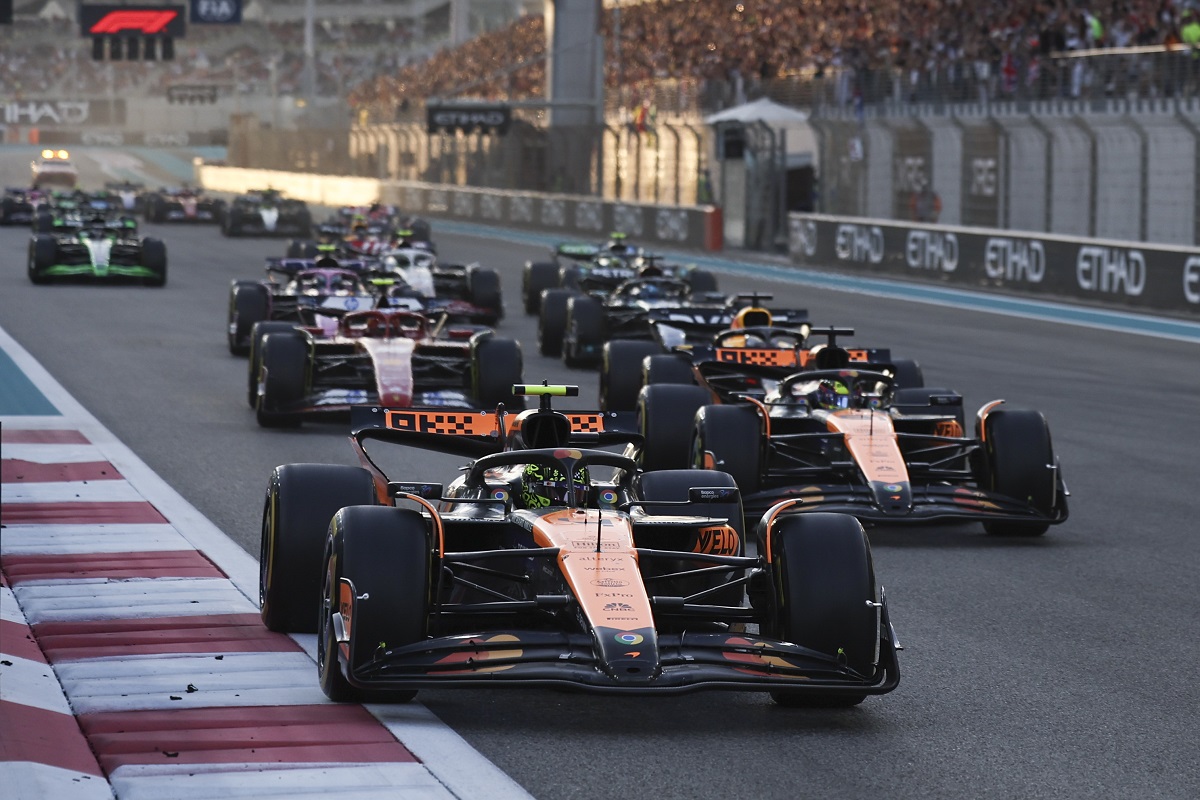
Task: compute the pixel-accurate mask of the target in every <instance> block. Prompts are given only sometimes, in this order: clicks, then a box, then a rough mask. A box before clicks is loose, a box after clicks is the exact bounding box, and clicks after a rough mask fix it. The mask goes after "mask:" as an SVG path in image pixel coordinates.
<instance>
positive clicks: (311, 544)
mask: <svg viewBox="0 0 1200 800" xmlns="http://www.w3.org/2000/svg"><path fill="white" fill-rule="evenodd" d="M375 497H376V495H375V484H374V481H373V479H372V477H371V473H369V472H367V471H366V470H365V469H361V468H359V467H346V466H341V465H337V464H285V465H283V466H280V467H276V468H275V470H274V471H273V472H272V473H271V481H270V483H269V484H268V486H267V499H266V504H265V506H264V507H263V519H262V538H261V541H260V549H259V559H258V601H259V605H260V606H261V610H260V613H261V615H262V621H263V624H264V625H266V626H267V628H268V629H270V630H273V631H278V632H280V633H314V632H316V630H317V617H318V610H319V609H320V606H321V555H322V552H323V548H324V546H325V537H326V535H327V533H328V531H329V522H330V520H332V519H333V515H334V514H336V513H337V511H338V509H340V508H341V507H342V506H348V505H372V504H374V503H375Z"/></svg>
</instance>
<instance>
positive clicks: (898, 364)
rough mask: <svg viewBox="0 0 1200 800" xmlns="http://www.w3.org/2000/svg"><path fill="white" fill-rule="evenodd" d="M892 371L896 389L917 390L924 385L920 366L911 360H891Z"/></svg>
mask: <svg viewBox="0 0 1200 800" xmlns="http://www.w3.org/2000/svg"><path fill="white" fill-rule="evenodd" d="M892 371H893V374H892V379H893V380H894V381H895V384H896V388H897V389H919V388H921V387H922V386H924V385H925V373H924V372H922V370H921V365H920V364H918V363H917V362H916V361H914V360H913V359H911V358H896V359H892Z"/></svg>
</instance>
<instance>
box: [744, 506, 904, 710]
mask: <svg viewBox="0 0 1200 800" xmlns="http://www.w3.org/2000/svg"><path fill="white" fill-rule="evenodd" d="M766 535H767V536H769V537H770V542H771V559H772V561H771V564H772V568H771V579H772V583H773V596H774V607H773V609H772V612H771V614H770V615H769V619H768V620H767V621H766V622H765V623H764V630H765V632H766V633H767V634H768V635H770V636H774V637H775V638H778V639H783V640H784V641H788V642H794V643H795V644H798V645H801V646H803V647H807V648H810V649H812V650H816V651H818V652H821V653H825V654H826V655H829V656H831V657H834V658H837V659H838V660H839V661H843V662H844V663H845V664H846V666H848V667H849V668H851V669H853V670H854V671H855V672H857V673H858V674H859V675H861V676H862V677H863V678H864V679H869V678H871V677H872V676H873V675H874V674H875V669H876V663H877V662H878V659H879V641H880V630H879V626H880V614H879V608H878V607H877V606H874V605H871V604H872V603H878V602H879V596H878V591H877V589H876V586H875V570H874V567H873V565H872V562H871V546H870V544H869V543H868V541H867V534H866V532H865V531H864V530H863V527H862V523H860V522H859V521H858V520H856V519H855V518H854V517H852V516H849V515H847V514H827V513H817V512H814V513H805V514H792V515H787V516H783V517H780V518H778V519H777V520H776V522H775V524H774V525H773V526H772V529H771V530H770V531H768V532H767V534H766ZM771 697H772V698H773V699H774V700H775V702H776V703H779V704H780V705H783V706H795V707H809V708H811V707H825V708H835V707H848V706H856V705H858V704H859V703H861V702H862V701H863V700H864V699H865V698H866V694H865V693H863V694H858V693H851V694H839V693H830V694H821V693H812V692H803V691H800V692H789V691H787V690H783V691H775V692H771Z"/></svg>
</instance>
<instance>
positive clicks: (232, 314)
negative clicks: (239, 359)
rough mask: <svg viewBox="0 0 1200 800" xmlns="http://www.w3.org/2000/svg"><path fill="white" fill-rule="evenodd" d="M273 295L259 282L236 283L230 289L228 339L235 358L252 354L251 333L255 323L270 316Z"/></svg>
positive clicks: (230, 350)
mask: <svg viewBox="0 0 1200 800" xmlns="http://www.w3.org/2000/svg"><path fill="white" fill-rule="evenodd" d="M270 308H271V294H270V292H269V291H268V290H267V287H265V286H263V285H262V284H261V283H259V282H258V281H235V282H234V284H233V286H231V287H229V327H228V333H227V336H226V338H227V339H228V340H229V352H230V353H233V354H234V355H235V356H244V355H248V354H249V353H250V331H251V329H252V328H253V327H254V323H256V322H262V321H264V320H265V319H266V318H267V316H268V315H269V314H270Z"/></svg>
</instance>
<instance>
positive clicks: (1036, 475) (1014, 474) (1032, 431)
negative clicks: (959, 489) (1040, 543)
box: [980, 408, 1058, 536]
mask: <svg viewBox="0 0 1200 800" xmlns="http://www.w3.org/2000/svg"><path fill="white" fill-rule="evenodd" d="M984 425H985V433H986V436H985V437H984V442H985V459H986V461H985V463H986V467H985V470H984V472H985V474H984V476H983V479H982V480H981V481H980V482H981V483H982V484H983V486H984V487H985V488H986V489H989V490H990V491H993V492H996V493H997V494H1002V495H1005V496H1006V497H1011V498H1013V499H1014V500H1020V501H1022V502H1026V503H1028V504H1029V505H1030V506H1031V507H1033V508H1034V509H1036V510H1037V511H1039V512H1041V513H1042V514H1045V515H1046V516H1047V517H1050V516H1052V515H1053V514H1054V510H1055V507H1056V505H1057V500H1058V476H1057V474H1056V470H1055V468H1054V448H1053V446H1052V444H1051V442H1050V428H1049V426H1047V425H1046V418H1045V417H1043V416H1042V415H1041V414H1040V413H1039V412H1037V411H1034V410H1033V409H1026V408H997V409H995V410H993V411H992V412H991V413H989V414H988V415H987V417H985V418H984ZM1049 527H1050V524H1049V523H1047V522H985V523H984V524H983V528H984V530H986V531H987V532H988V533H990V534H993V535H997V536H1041V535H1042V534H1043V533H1045V532H1046V530H1047V529H1048V528H1049Z"/></svg>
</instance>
